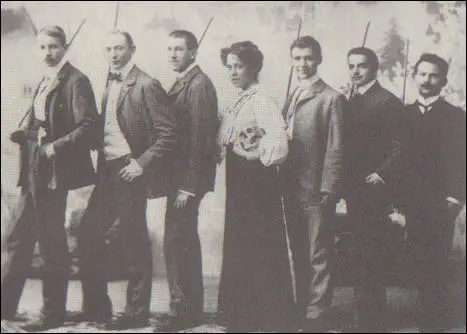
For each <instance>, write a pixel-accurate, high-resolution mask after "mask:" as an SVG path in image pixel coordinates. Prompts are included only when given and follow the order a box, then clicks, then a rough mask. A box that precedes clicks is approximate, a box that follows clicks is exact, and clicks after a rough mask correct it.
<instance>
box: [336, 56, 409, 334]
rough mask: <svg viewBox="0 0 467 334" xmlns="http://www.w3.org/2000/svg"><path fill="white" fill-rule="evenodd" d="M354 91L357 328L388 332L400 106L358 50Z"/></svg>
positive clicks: (350, 175)
mask: <svg viewBox="0 0 467 334" xmlns="http://www.w3.org/2000/svg"><path fill="white" fill-rule="evenodd" d="M347 61H348V65H349V73H350V77H351V80H352V84H353V85H354V89H353V90H352V91H353V93H354V94H353V95H352V96H350V98H349V108H348V112H347V114H346V120H345V128H346V136H345V143H346V157H347V159H346V160H347V161H346V162H347V164H346V177H347V179H346V181H347V193H346V201H347V213H348V217H349V219H350V221H351V223H352V224H353V227H354V230H353V232H354V244H353V246H354V248H355V260H356V261H357V263H356V264H355V265H356V270H355V272H356V280H355V282H356V287H355V288H356V291H357V315H356V318H357V324H356V325H357V327H358V329H359V330H360V331H361V332H372V333H373V332H374V333H378V332H384V331H385V330H386V327H385V324H384V316H385V306H386V293H385V286H384V276H385V275H384V273H385V271H384V269H385V255H386V248H385V247H386V245H388V242H387V240H385V239H386V238H387V236H388V233H387V232H388V229H387V228H389V222H388V215H389V214H390V213H391V212H392V206H391V205H392V204H393V202H392V201H393V199H392V198H391V191H389V190H388V189H389V188H388V187H389V186H390V185H391V182H392V180H393V177H395V176H396V170H397V169H396V166H397V164H398V163H399V157H400V153H401V145H400V138H399V131H398V129H399V128H400V123H401V110H402V104H401V102H400V101H399V100H398V99H397V98H396V97H395V96H394V95H393V94H391V93H390V92H389V91H387V90H386V89H384V88H383V87H381V85H380V84H379V82H378V80H377V78H376V77H377V73H378V66H379V65H378V57H377V56H376V54H375V52H374V51H373V50H371V49H368V48H364V47H358V48H354V49H351V50H350V51H349V52H348V54H347Z"/></svg>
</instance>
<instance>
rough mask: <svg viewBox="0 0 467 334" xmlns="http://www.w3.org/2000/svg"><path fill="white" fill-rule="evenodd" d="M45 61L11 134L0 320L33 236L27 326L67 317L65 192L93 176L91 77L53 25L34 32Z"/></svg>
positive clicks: (11, 303)
mask: <svg viewBox="0 0 467 334" xmlns="http://www.w3.org/2000/svg"><path fill="white" fill-rule="evenodd" d="M37 40H38V46H39V51H40V55H41V57H42V60H43V62H44V65H45V72H44V77H43V79H42V81H41V83H40V84H39V87H38V88H37V89H36V92H35V94H34V98H33V102H32V106H31V109H30V110H29V116H28V118H27V120H26V126H25V127H24V128H23V129H21V130H18V131H16V132H14V133H13V134H12V136H11V139H12V140H13V141H14V142H15V143H18V144H20V145H21V152H20V159H21V166H20V168H21V170H20V177H19V182H18V185H19V186H20V187H21V201H20V205H24V207H23V209H22V211H21V214H20V216H19V217H18V219H17V220H16V221H15V222H11V223H10V224H13V225H12V229H11V230H10V232H11V233H10V234H9V235H8V236H7V237H6V238H5V239H6V240H7V241H6V242H7V247H6V249H7V256H8V259H7V261H6V266H5V267H2V291H1V295H2V298H1V299H2V319H7V320H9V319H14V317H15V314H16V311H17V308H18V302H19V299H20V296H21V292H22V290H23V287H24V283H25V281H26V277H27V274H28V271H29V267H30V265H31V260H32V255H33V251H34V247H35V244H36V241H37V242H39V248H40V254H41V257H42V259H43V260H44V264H43V268H42V269H43V276H42V282H43V285H42V295H43V299H44V304H43V307H42V316H41V319H40V321H39V322H37V323H31V324H28V325H26V327H25V329H26V330H28V331H33V332H34V331H40V330H47V329H51V328H56V327H59V326H60V325H62V324H63V322H64V318H65V315H66V308H65V306H66V295H67V287H68V277H69V273H70V257H69V253H68V243H67V237H66V234H65V209H66V200H67V194H68V190H71V189H76V188H80V187H83V186H87V185H90V184H92V183H93V182H94V180H95V173H94V169H93V166H92V162H91V156H90V146H91V140H90V138H91V136H92V133H93V130H94V126H95V122H96V120H97V115H98V114H97V109H96V104H95V99H94V94H93V91H92V87H91V83H90V82H89V79H88V78H87V77H86V76H85V75H84V74H83V73H81V72H80V71H79V70H77V69H76V68H74V67H73V66H72V65H71V64H70V63H69V62H68V61H67V60H66V58H65V53H66V50H67V47H68V45H67V43H66V36H65V33H64V32H63V30H62V28H60V27H58V26H50V27H46V28H44V29H42V30H41V31H40V32H39V34H38V37H37Z"/></svg>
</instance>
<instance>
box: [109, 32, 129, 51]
mask: <svg viewBox="0 0 467 334" xmlns="http://www.w3.org/2000/svg"><path fill="white" fill-rule="evenodd" d="M109 34H110V35H122V36H123V37H125V40H126V43H127V44H128V46H129V47H130V48H132V47H133V46H135V43H134V42H133V37H131V35H130V33H129V32H128V31H125V30H120V29H115V30H112V31H110V33H109Z"/></svg>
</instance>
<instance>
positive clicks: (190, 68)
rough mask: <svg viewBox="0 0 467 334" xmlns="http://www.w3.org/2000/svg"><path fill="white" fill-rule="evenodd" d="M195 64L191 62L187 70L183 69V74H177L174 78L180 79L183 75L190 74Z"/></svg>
mask: <svg viewBox="0 0 467 334" xmlns="http://www.w3.org/2000/svg"><path fill="white" fill-rule="evenodd" d="M196 65H197V64H196V62H193V63H191V64H190V65H189V66H188V67H187V68H185V70H184V71H183V72H177V74H176V76H177V78H178V79H181V78H183V77H184V76H185V75H187V74H188V72H190V71H191V70H192V69H193V68H194V67H195V66H196Z"/></svg>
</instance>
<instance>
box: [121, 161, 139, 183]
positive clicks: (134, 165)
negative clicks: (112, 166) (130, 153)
mask: <svg viewBox="0 0 467 334" xmlns="http://www.w3.org/2000/svg"><path fill="white" fill-rule="evenodd" d="M143 172H144V169H143V168H142V167H141V166H140V165H139V163H138V162H137V161H136V160H135V159H131V160H130V163H129V164H128V165H126V166H125V167H124V168H123V169H122V170H121V171H120V173H119V175H120V177H121V178H122V180H123V181H125V182H132V181H133V180H134V179H136V178H137V177H138V176H141V175H143Z"/></svg>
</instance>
